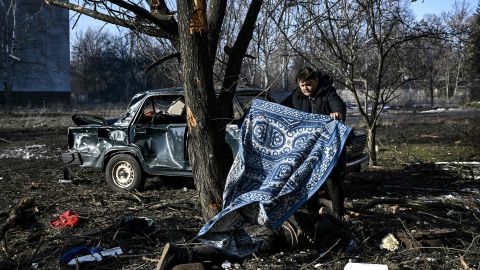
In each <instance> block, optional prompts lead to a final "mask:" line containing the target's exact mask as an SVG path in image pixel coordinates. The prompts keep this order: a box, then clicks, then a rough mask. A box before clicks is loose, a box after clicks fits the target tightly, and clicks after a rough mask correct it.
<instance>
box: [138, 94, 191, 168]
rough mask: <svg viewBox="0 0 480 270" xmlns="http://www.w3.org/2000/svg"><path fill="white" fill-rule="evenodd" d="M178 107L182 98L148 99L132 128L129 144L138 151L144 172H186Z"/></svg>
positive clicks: (184, 129) (168, 96) (183, 118)
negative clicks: (142, 160)
mask: <svg viewBox="0 0 480 270" xmlns="http://www.w3.org/2000/svg"><path fill="white" fill-rule="evenodd" d="M182 104H183V107H184V102H183V96H178V95H161V96H153V97H149V98H148V99H146V100H145V103H144V105H143V107H142V110H141V111H140V112H139V113H140V115H139V117H137V119H136V123H135V124H134V125H133V127H132V138H133V140H132V143H133V144H135V145H137V146H138V147H139V148H140V149H141V151H142V154H143V157H144V160H145V167H146V168H145V169H146V170H147V172H149V173H151V174H163V173H167V174H168V171H185V170H187V169H188V168H187V167H188V162H187V160H186V151H185V143H186V141H185V136H186V132H185V131H186V121H185V117H184V113H183V107H182Z"/></svg>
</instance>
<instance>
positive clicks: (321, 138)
mask: <svg viewBox="0 0 480 270" xmlns="http://www.w3.org/2000/svg"><path fill="white" fill-rule="evenodd" d="M350 131H351V128H350V127H348V126H346V125H345V124H343V123H342V122H340V121H337V120H333V119H331V118H330V117H329V116H325V115H319V114H311V113H304V112H301V111H298V110H295V109H291V108H288V107H285V106H282V105H279V104H276V103H271V102H267V101H262V100H257V99H256V100H254V101H253V103H252V106H251V108H250V111H249V113H248V114H247V116H246V118H245V120H244V122H243V124H242V127H241V130H240V136H241V137H240V140H241V141H240V142H241V143H240V146H239V151H238V153H237V156H236V157H235V161H234V163H233V165H232V167H231V169H230V172H229V174H228V177H227V183H226V186H225V190H224V194H223V209H222V211H221V212H220V213H219V214H217V215H216V216H215V217H214V218H213V219H211V220H210V221H209V222H207V224H205V225H204V226H203V228H202V229H201V230H200V232H199V233H198V235H197V238H198V239H200V240H201V241H203V242H205V243H207V244H209V245H213V246H215V247H217V248H219V249H222V250H223V251H224V252H226V253H227V254H230V255H232V256H237V257H245V256H247V255H250V254H251V253H253V252H254V251H255V250H256V249H257V248H258V247H259V245H260V243H261V240H260V239H259V238H258V237H256V235H255V233H254V229H255V228H258V227H259V226H266V227H267V228H271V229H273V230H275V229H277V228H278V227H279V226H280V225H281V224H282V223H283V222H284V221H285V220H287V219H288V218H289V217H290V215H292V214H293V213H294V212H295V211H296V210H297V209H298V208H299V207H301V206H302V205H303V204H304V203H305V202H306V201H307V200H308V198H309V197H311V196H312V195H313V194H314V193H315V192H316V191H317V190H318V189H319V188H320V186H321V185H322V184H323V183H324V182H325V180H326V178H327V176H328V175H329V174H330V172H331V170H332V169H333V167H334V166H335V164H336V161H337V159H338V157H339V155H340V152H341V149H343V146H344V144H345V141H346V139H347V137H348V135H349V133H350Z"/></svg>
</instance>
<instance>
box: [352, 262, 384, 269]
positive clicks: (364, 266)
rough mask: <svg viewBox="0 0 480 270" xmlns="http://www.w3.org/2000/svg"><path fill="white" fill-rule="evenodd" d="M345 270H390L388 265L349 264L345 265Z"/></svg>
mask: <svg viewBox="0 0 480 270" xmlns="http://www.w3.org/2000/svg"><path fill="white" fill-rule="evenodd" d="M343 269H344V270H388V266H387V265H386V264H373V263H352V262H349V263H347V264H346V265H345V267H344V268H343Z"/></svg>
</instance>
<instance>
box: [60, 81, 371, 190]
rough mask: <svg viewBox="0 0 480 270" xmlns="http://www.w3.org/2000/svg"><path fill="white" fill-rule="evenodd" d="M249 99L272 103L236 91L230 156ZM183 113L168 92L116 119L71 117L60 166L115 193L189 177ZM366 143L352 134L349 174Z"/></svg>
mask: <svg viewBox="0 0 480 270" xmlns="http://www.w3.org/2000/svg"><path fill="white" fill-rule="evenodd" d="M253 98H262V99H264V100H268V101H273V99H272V98H271V97H270V95H269V94H268V92H266V91H262V90H259V89H238V90H237V91H236V95H235V97H234V101H233V106H234V108H233V110H234V119H233V121H232V123H231V124H229V125H227V127H226V132H225V140H226V141H227V143H228V144H229V145H230V147H231V148H232V151H233V153H234V154H235V153H236V152H237V151H238V141H237V139H238V137H239V128H238V125H237V122H238V120H239V119H241V118H242V116H243V115H244V114H245V113H246V112H247V110H248V107H249V104H250V103H251V101H252V100H253ZM185 111H186V107H185V97H184V93H183V90H182V89H181V88H169V89H158V90H150V91H146V92H142V93H138V94H136V95H135V96H134V97H133V98H132V100H131V102H130V104H129V105H128V107H127V110H126V112H125V114H124V115H123V116H122V117H120V118H118V119H109V120H105V119H103V118H102V117H98V116H93V115H74V116H72V120H73V121H74V123H75V124H76V126H75V127H70V128H69V129H68V150H67V151H66V152H64V153H63V154H62V161H63V162H64V163H65V164H66V165H67V166H70V165H79V166H80V167H88V168H98V169H101V170H103V172H104V173H105V180H106V182H107V184H108V185H109V186H110V188H112V189H113V190H115V191H123V190H128V191H131V190H136V189H137V190H138V189H141V188H142V187H143V185H144V184H145V180H146V179H147V177H150V176H179V177H191V176H192V167H191V164H190V162H189V159H188V151H187V139H188V136H187V124H186V117H185ZM365 143H366V135H365V134H363V133H355V138H354V140H352V142H351V143H350V144H349V145H348V146H347V168H346V170H347V172H351V171H361V170H364V169H366V168H367V167H368V155H367V154H365V153H364V152H363V151H364V148H365ZM66 171H68V169H67V170H66Z"/></svg>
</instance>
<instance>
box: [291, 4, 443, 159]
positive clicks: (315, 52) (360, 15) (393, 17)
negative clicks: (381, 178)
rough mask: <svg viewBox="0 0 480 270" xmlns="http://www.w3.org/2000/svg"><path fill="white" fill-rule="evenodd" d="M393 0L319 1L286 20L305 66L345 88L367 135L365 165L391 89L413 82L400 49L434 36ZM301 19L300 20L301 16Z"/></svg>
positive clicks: (372, 153)
mask: <svg viewBox="0 0 480 270" xmlns="http://www.w3.org/2000/svg"><path fill="white" fill-rule="evenodd" d="M404 12H405V9H404V7H403V6H402V1H399V0H386V1H380V0H358V1H350V0H335V1H332V0H325V1H322V2H321V3H310V2H307V3H301V4H298V5H297V6H296V9H295V12H294V13H293V14H292V16H296V20H297V22H298V24H299V25H300V26H301V27H298V29H297V30H296V31H297V33H298V34H297V35H295V36H293V39H294V41H292V43H294V42H295V39H301V38H303V39H304V41H303V42H301V43H300V44H304V45H303V46H304V48H296V50H298V51H302V52H303V55H304V56H305V58H306V59H307V61H309V62H310V64H311V65H315V66H317V67H320V68H321V69H324V70H327V71H330V72H331V73H333V74H334V77H335V78H336V79H337V80H338V82H339V83H340V84H342V85H343V86H344V87H345V88H346V89H348V90H349V91H350V92H351V93H352V95H353V97H354V99H355V102H356V105H357V106H358V111H359V112H360V114H361V115H362V116H363V119H364V123H365V125H366V127H367V130H368V152H369V154H370V162H371V164H376V163H377V156H376V151H375V149H376V140H375V138H376V131H377V126H378V121H379V117H380V115H381V114H382V112H383V111H384V109H385V106H386V105H387V104H388V103H389V102H391V101H392V100H393V99H395V98H396V97H397V96H398V93H397V90H398V89H399V88H400V87H401V86H402V85H405V84H406V83H407V82H409V81H412V80H414V79H416V77H415V76H414V75H413V74H412V71H411V67H410V66H409V65H408V63H406V62H405V61H404V60H405V58H406V57H405V54H407V53H408V51H406V50H405V49H404V46H405V45H406V44H408V43H410V42H412V41H414V40H417V39H419V38H423V37H432V36H435V33H434V32H433V31H432V30H431V29H422V28H421V27H420V26H419V25H415V24H414V23H413V20H412V21H411V20H409V18H408V16H406V14H405V13H404ZM305 15H306V16H305Z"/></svg>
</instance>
